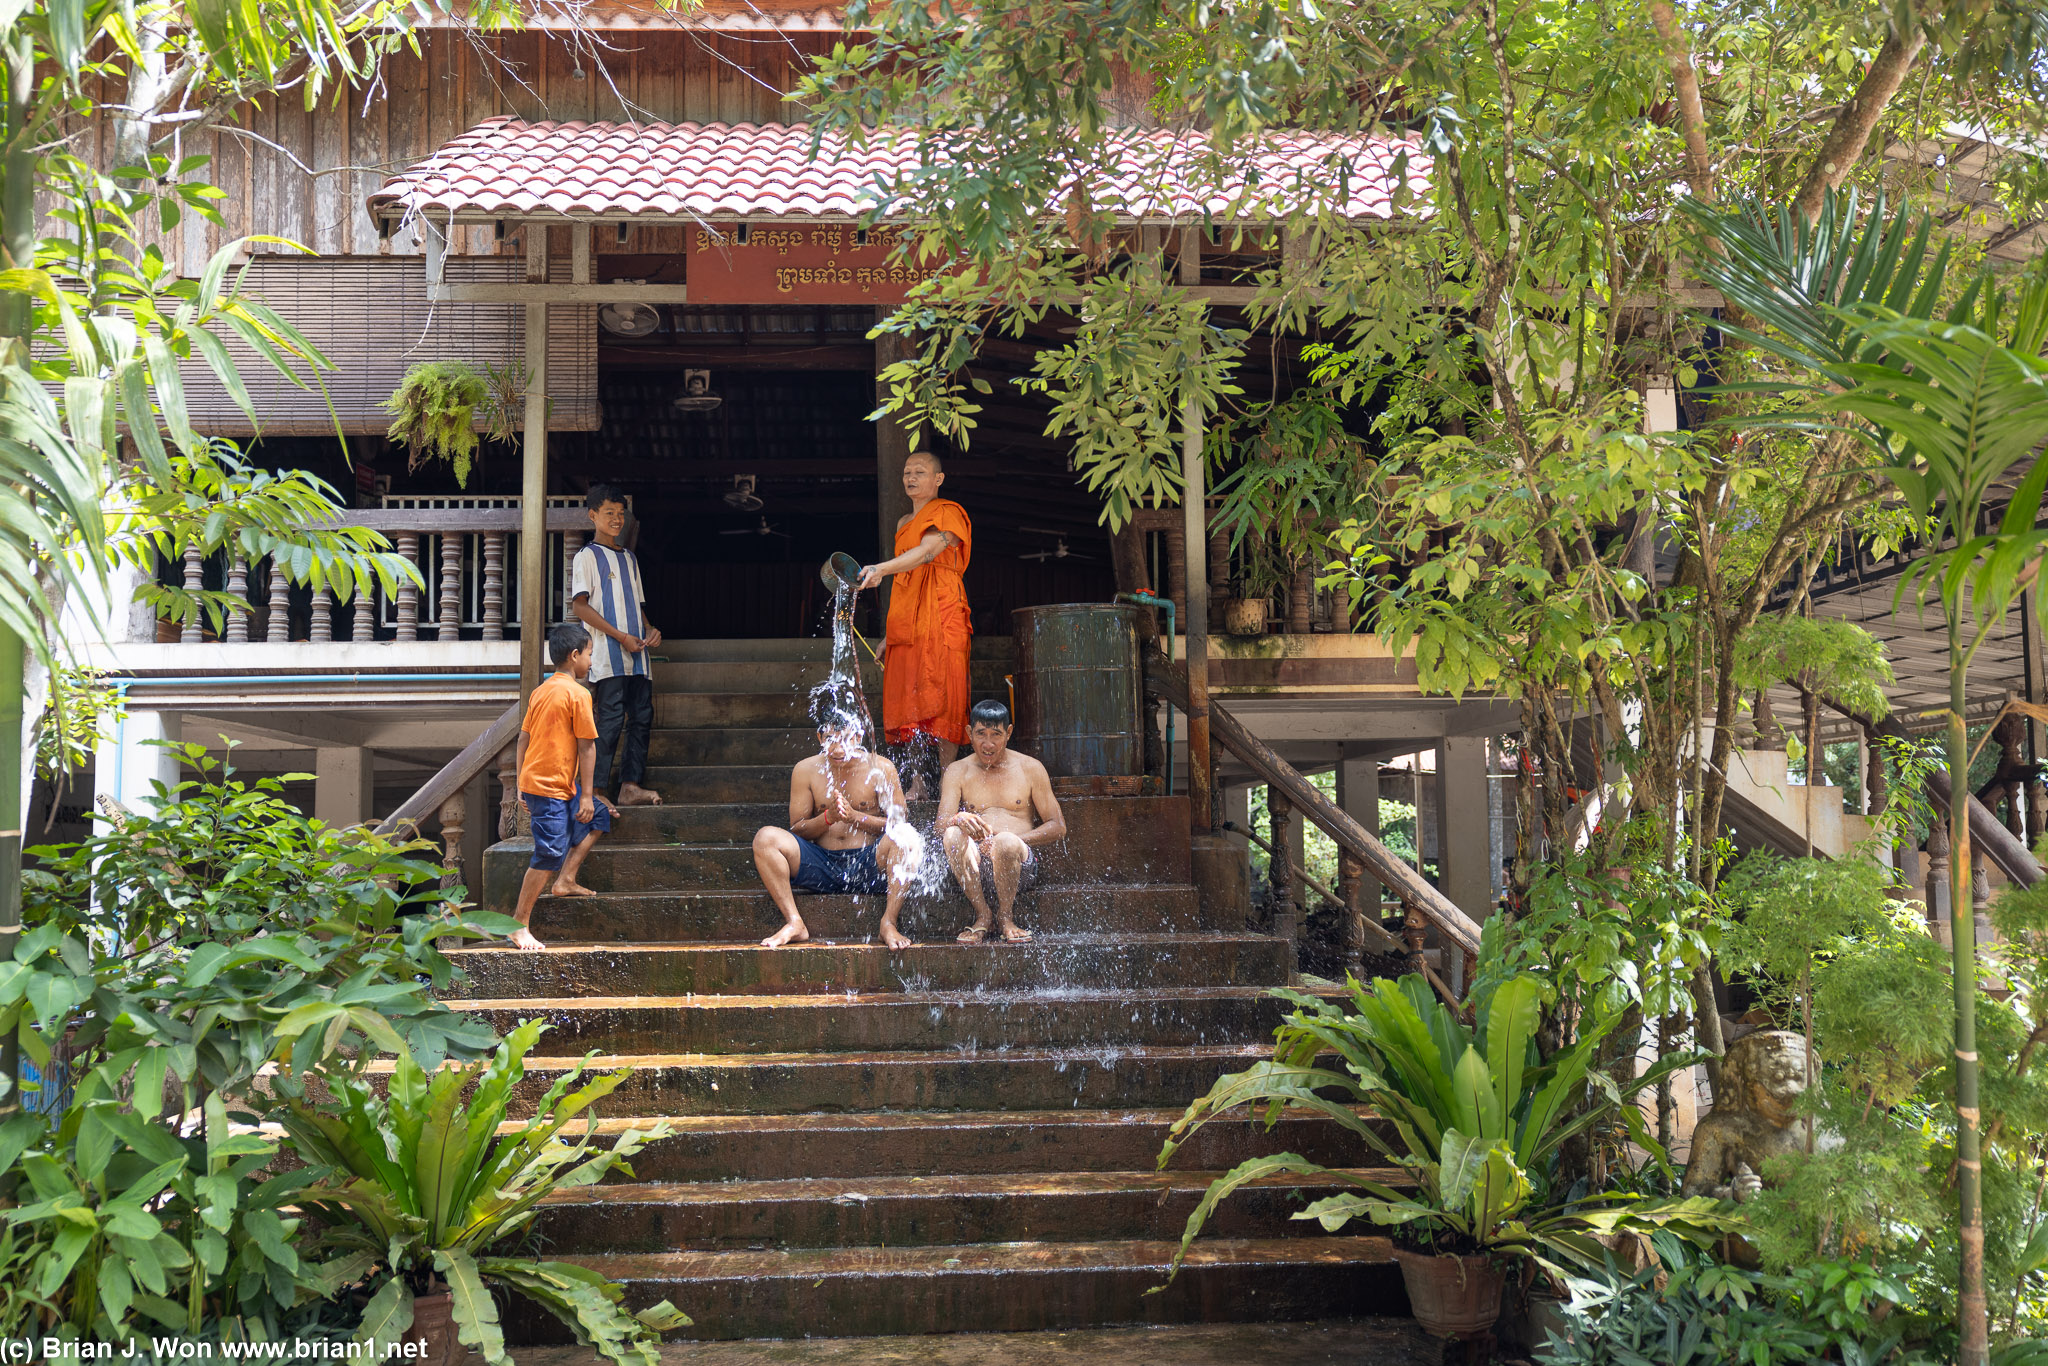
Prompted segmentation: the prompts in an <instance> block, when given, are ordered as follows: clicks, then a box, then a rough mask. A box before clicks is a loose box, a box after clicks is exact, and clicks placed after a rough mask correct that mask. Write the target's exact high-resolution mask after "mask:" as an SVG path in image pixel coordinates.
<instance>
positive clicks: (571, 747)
mask: <svg viewBox="0 0 2048 1366" xmlns="http://www.w3.org/2000/svg"><path fill="white" fill-rule="evenodd" d="M548 659H549V661H550V662H551V663H553V664H554V666H555V672H554V673H553V674H552V675H550V676H549V678H548V680H547V681H546V682H545V683H542V684H541V685H540V686H539V687H538V688H535V689H534V690H533V696H532V697H530V698H528V699H527V701H526V722H525V724H524V725H522V726H521V727H520V728H519V753H518V755H517V756H516V757H517V762H518V765H519V800H520V801H522V802H525V803H526V810H527V812H528V814H529V815H531V816H532V818H533V820H532V824H533V862H532V863H531V864H530V865H529V866H528V868H527V870H526V880H525V881H524V882H521V883H520V884H519V904H518V906H517V907H516V908H515V909H514V910H513V912H512V916H513V919H515V920H517V921H518V922H519V928H518V930H516V931H515V932H514V933H513V935H512V943H513V945H514V947H517V948H522V949H538V948H544V947H546V946H545V945H544V944H542V943H541V942H540V940H538V939H535V938H534V937H533V931H532V930H531V929H529V928H528V926H529V925H530V924H531V922H532V920H533V908H534V905H535V903H537V902H538V901H539V900H540V898H541V894H542V893H543V892H547V893H548V894H549V895H551V896H590V895H593V893H592V892H591V890H590V889H589V888H588V887H585V886H583V885H582V884H580V883H578V882H577V881H576V873H577V870H578V869H580V868H582V867H583V860H584V858H585V857H587V856H588V855H589V853H590V850H591V846H593V845H595V844H596V843H597V837H598V835H600V834H601V833H603V832H605V831H607V830H610V829H611V828H612V804H611V803H610V802H608V801H606V800H605V799H604V797H603V795H602V794H600V793H599V792H598V791H597V789H596V786H595V785H594V784H593V783H592V781H591V777H592V771H593V770H594V769H595V768H596V766H597V721H596V719H595V718H594V717H593V716H592V714H591V707H590V690H589V689H588V688H586V687H584V686H583V682H582V680H583V678H584V677H585V676H586V675H588V674H589V673H590V632H588V631H586V630H584V629H583V628H582V627H581V626H578V625H577V624H576V623H575V622H573V621H571V622H565V623H563V624H562V625H560V626H557V627H556V628H555V629H554V630H552V631H550V632H548ZM550 883H552V884H553V886H552V888H551V887H550V886H549V884H550Z"/></svg>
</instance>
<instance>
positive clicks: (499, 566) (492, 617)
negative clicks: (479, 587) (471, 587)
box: [484, 531, 505, 640]
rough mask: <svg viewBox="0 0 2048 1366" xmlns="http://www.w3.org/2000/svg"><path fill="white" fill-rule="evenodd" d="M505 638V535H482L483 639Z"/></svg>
mask: <svg viewBox="0 0 2048 1366" xmlns="http://www.w3.org/2000/svg"><path fill="white" fill-rule="evenodd" d="M504 638H505V533H504V532H502V531H487V532H485V533H484V639H485V640H503V639H504Z"/></svg>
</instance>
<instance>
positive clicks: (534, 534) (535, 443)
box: [519, 225, 548, 697]
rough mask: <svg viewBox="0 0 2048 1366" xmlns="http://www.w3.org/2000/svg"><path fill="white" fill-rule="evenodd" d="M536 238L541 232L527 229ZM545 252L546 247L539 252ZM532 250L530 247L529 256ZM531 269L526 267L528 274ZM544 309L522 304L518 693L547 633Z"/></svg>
mask: <svg viewBox="0 0 2048 1366" xmlns="http://www.w3.org/2000/svg"><path fill="white" fill-rule="evenodd" d="M526 230H527V232H528V233H530V234H534V235H539V234H541V233H543V231H544V230H543V229H541V228H539V227H537V226H533V225H528V227H527V229H526ZM543 250H545V248H543ZM531 252H532V247H531V246H530V245H529V247H528V253H529V257H530V255H531ZM530 273H531V270H530V268H529V274H530ZM547 382H548V306H547V305H546V304H528V305H527V306H526V421H525V451H524V462H523V466H524V468H523V477H522V478H521V480H520V508H519V514H520V515H519V693H520V696H522V697H531V696H532V695H533V690H534V689H535V688H537V687H539V686H540V678H541V673H542V671H543V670H544V668H545V663H546V658H547V633H548V390H547Z"/></svg>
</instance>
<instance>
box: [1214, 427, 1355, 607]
mask: <svg viewBox="0 0 2048 1366" xmlns="http://www.w3.org/2000/svg"><path fill="white" fill-rule="evenodd" d="M1219 444H1221V445H1223V446H1224V447H1225V448H1226V449H1231V450H1233V451H1234V453H1235V457H1236V462H1237V463H1236V468H1235V469H1233V470H1231V471H1230V473H1228V474H1226V475H1224V476H1223V478H1221V479H1219V480H1218V481H1217V482H1216V495H1217V504H1216V512H1215V516H1214V521H1213V523H1212V525H1213V526H1214V527H1215V529H1217V530H1219V531H1228V532H1229V533H1230V548H1231V550H1232V551H1233V552H1238V551H1242V552H1244V555H1243V563H1244V570H1243V572H1242V574H1241V575H1240V577H1239V581H1238V596H1237V597H1235V598H1229V599H1225V602H1224V607H1223V621H1224V629H1225V630H1227V631H1229V632H1230V633H1231V634H1232V635H1258V634H1260V633H1262V632H1263V631H1264V630H1265V629H1266V620H1265V619H1266V613H1267V611H1268V607H1269V604H1270V602H1271V600H1272V597H1273V595H1274V593H1275V592H1286V593H1289V594H1290V595H1292V594H1293V591H1294V588H1295V585H1296V582H1297V580H1301V579H1303V578H1304V575H1305V574H1307V573H1310V572H1312V571H1315V570H1317V569H1320V568H1321V567H1322V566H1323V565H1324V564H1326V563H1327V562H1328V561H1329V560H1330V558H1331V552H1330V548H1329V537H1328V533H1327V530H1326V528H1327V527H1328V525H1329V524H1330V523H1331V522H1332V521H1333V520H1334V519H1335V518H1337V517H1339V516H1341V515H1342V514H1343V513H1344V512H1345V511H1347V510H1348V509H1349V507H1350V505H1351V503H1352V501H1353V500H1354V498H1355V496H1356V491H1357V487H1356V486H1357V483H1358V479H1359V474H1360V469H1361V466H1362V463H1363V460H1364V454H1363V452H1364V447H1363V446H1362V445H1361V443H1360V442H1359V441H1358V439H1357V438H1356V437H1354V436H1352V435H1350V434H1349V433H1348V432H1346V431H1345V430H1344V419H1343V415H1342V413H1341V412H1339V411H1338V410H1337V409H1336V408H1334V407H1333V406H1331V405H1330V404H1329V403H1327V402H1326V401H1324V400H1321V399H1319V398H1317V397H1313V396H1310V395H1308V394H1306V393H1302V394H1296V395H1294V396H1292V397H1289V398H1286V399H1282V400H1281V401H1279V402H1278V403H1269V404H1260V405H1258V406H1257V407H1255V408H1253V409H1252V410H1251V411H1250V412H1249V413H1247V414H1246V415H1245V416H1244V417H1243V418H1241V419H1239V420H1238V421H1237V422H1236V423H1235V424H1233V425H1232V427H1231V428H1230V430H1229V431H1228V432H1226V433H1225V434H1224V436H1223V439H1222V442H1221V443H1219ZM1289 606H1290V609H1291V610H1290V612H1289V619H1290V620H1289V629H1290V630H1307V629H1308V627H1307V624H1306V622H1304V621H1302V620H1300V619H1299V618H1300V617H1301V615H1302V612H1301V611H1299V610H1292V609H1295V608H1298V607H1304V606H1305V604H1301V603H1296V602H1295V601H1294V600H1293V598H1292V597H1291V596H1290V601H1289Z"/></svg>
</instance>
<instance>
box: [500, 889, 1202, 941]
mask: <svg viewBox="0 0 2048 1366" xmlns="http://www.w3.org/2000/svg"><path fill="white" fill-rule="evenodd" d="M797 914H799V915H801V916H802V917H803V918H804V924H805V926H806V927H807V928H808V929H809V930H810V932H811V935H812V937H813V938H815V939H820V940H853V941H856V942H861V943H866V942H869V941H871V940H873V938H874V935H875V926H876V924H877V923H878V922H880V920H881V918H882V898H881V897H878V896H813V895H811V894H809V893H798V895H797ZM973 916H974V908H973V907H972V906H970V905H969V904H968V902H967V898H966V897H965V896H963V895H961V894H960V893H959V892H958V891H957V890H954V889H951V888H949V889H948V891H947V894H946V895H944V896H936V897H927V896H923V895H919V896H916V897H913V898H911V899H910V900H909V901H908V902H907V903H905V905H904V908H903V915H902V925H903V932H904V933H905V934H907V935H909V936H910V937H911V938H912V939H919V940H924V939H943V938H946V937H948V936H950V935H954V934H957V933H959V932H960V931H961V930H963V929H965V928H966V927H967V926H968V925H970V924H972V923H973ZM533 923H534V925H535V927H536V933H538V934H539V935H540V936H541V938H543V939H545V940H547V941H548V942H549V943H562V944H570V943H579V944H589V943H603V942H617V943H639V944H663V943H693V942H695V943H704V942H716V943H730V942H732V941H734V940H736V939H737V940H743V939H746V938H749V937H759V936H763V935H768V934H772V933H773V932H774V931H776V930H777V929H779V928H781V926H782V913H781V912H780V911H778V910H776V909H775V903H774V902H772V901H770V900H769V899H768V894H767V893H766V892H763V891H744V890H734V891H721V892H606V893H603V894H601V895H598V896H586V897H543V898H542V899H541V902H540V905H539V906H538V908H536V910H535V911H534V916H533ZM1017 923H1018V924H1020V925H1023V926H1024V927H1025V928H1026V929H1030V930H1035V931H1043V932H1045V933H1049V934H1117V933H1127V934H1189V933H1195V932H1198V931H1202V930H1216V929H1224V930H1234V929H1241V928H1243V927H1242V926H1218V925H1211V924H1209V923H1207V920H1206V917H1205V915H1204V913H1203V910H1202V906H1201V900H1200V897H1199V896H1198V895H1197V894H1196V892H1195V889H1194V888H1193V887H1188V886H1148V885H1129V884H1124V885H1119V884H1116V883H1081V884H1076V885H1070V886H1064V887H1056V886H1041V887H1035V888H1032V889H1031V890H1029V891H1027V892H1025V893H1024V894H1023V895H1022V896H1020V897H1018V898H1017Z"/></svg>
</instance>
